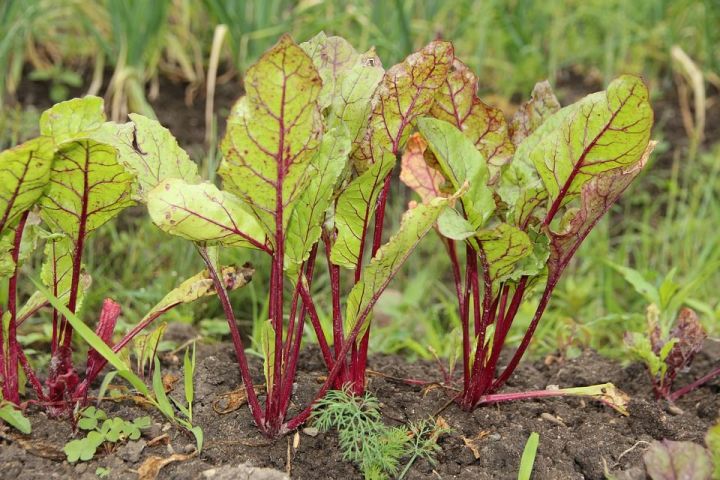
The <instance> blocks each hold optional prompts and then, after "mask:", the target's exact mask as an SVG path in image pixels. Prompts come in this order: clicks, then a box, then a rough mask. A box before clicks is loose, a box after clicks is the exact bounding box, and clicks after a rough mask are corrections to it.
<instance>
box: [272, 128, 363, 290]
mask: <svg viewBox="0 0 720 480" xmlns="http://www.w3.org/2000/svg"><path fill="white" fill-rule="evenodd" d="M349 153H350V139H349V138H348V136H347V132H346V131H344V130H340V129H333V130H331V131H329V132H326V133H325V136H324V137H323V141H322V144H321V145H320V150H319V151H318V153H317V155H315V157H314V158H313V160H312V162H311V164H310V168H312V173H311V178H310V181H309V182H308V184H307V186H306V188H305V189H304V190H303V192H302V193H301V194H300V197H299V198H298V200H297V202H296V203H295V209H294V210H293V215H292V217H291V218H290V223H289V224H288V228H287V232H286V234H285V237H286V243H285V268H286V269H288V270H289V272H288V273H289V274H290V275H291V276H293V277H294V275H293V273H297V272H296V270H297V268H298V267H299V265H301V264H302V263H303V262H304V261H305V260H307V258H308V256H309V253H310V250H311V249H312V246H313V245H314V244H315V243H317V242H318V240H319V239H320V236H321V234H322V225H323V222H324V221H325V213H326V212H327V210H328V208H329V207H330V204H331V202H332V197H333V192H334V188H335V185H336V184H337V182H338V179H339V178H340V174H341V173H342V172H343V170H344V169H345V168H346V166H347V156H348V154H349Z"/></svg>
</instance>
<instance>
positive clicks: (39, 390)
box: [18, 349, 47, 401]
mask: <svg viewBox="0 0 720 480" xmlns="http://www.w3.org/2000/svg"><path fill="white" fill-rule="evenodd" d="M18 360H19V361H20V365H22V367H23V370H24V371H25V376H26V377H27V379H28V381H29V382H30V385H32V387H33V390H35V395H37V397H38V399H39V400H40V401H44V400H47V397H46V396H45V392H44V391H43V387H42V383H40V379H39V378H38V376H37V375H36V374H35V371H34V370H33V369H32V367H31V366H30V363H29V362H28V360H27V357H26V356H25V352H24V351H23V350H22V349H19V350H18Z"/></svg>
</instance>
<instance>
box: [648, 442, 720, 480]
mask: <svg viewBox="0 0 720 480" xmlns="http://www.w3.org/2000/svg"><path fill="white" fill-rule="evenodd" d="M643 461H644V462H645V468H646V470H647V473H648V476H649V477H650V478H651V479H652V480H710V479H711V478H712V469H713V467H712V461H711V459H710V455H708V453H707V452H706V451H705V449H704V448H703V447H702V446H700V445H698V444H695V443H692V442H674V441H671V440H663V441H662V442H653V443H652V444H651V445H650V448H648V450H647V451H646V452H645V454H644V455H643Z"/></svg>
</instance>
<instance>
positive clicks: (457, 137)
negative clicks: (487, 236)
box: [417, 118, 495, 230]
mask: <svg viewBox="0 0 720 480" xmlns="http://www.w3.org/2000/svg"><path fill="white" fill-rule="evenodd" d="M417 126H418V130H419V131H420V133H421V134H422V136H423V137H424V138H425V140H427V142H428V145H429V146H430V149H431V150H432V152H433V153H434V154H435V157H436V158H437V160H438V163H439V164H440V167H441V169H442V171H443V173H444V174H445V177H446V178H447V179H448V181H449V182H450V184H451V185H452V187H453V188H454V189H455V190H459V189H460V188H462V186H463V185H464V184H465V183H466V182H467V183H468V184H469V186H470V188H469V190H468V191H467V193H465V195H463V196H462V198H461V202H462V205H463V210H464V211H465V215H466V217H467V219H468V221H469V222H470V224H471V225H472V226H473V228H475V229H476V230H478V229H480V228H481V227H482V226H483V225H485V222H487V220H488V219H489V218H490V217H491V216H492V214H493V212H494V211H495V202H494V200H493V195H492V191H491V190H490V188H489V187H488V186H487V183H488V175H489V173H488V169H487V164H486V163H485V159H484V158H483V156H482V154H481V153H480V152H479V151H478V150H477V149H476V148H475V146H474V145H473V144H472V142H471V141H470V140H469V139H468V138H467V137H466V136H464V135H463V134H462V132H460V130H458V129H457V128H455V127H454V126H453V125H451V124H450V123H448V122H445V121H443V120H437V119H435V118H421V119H419V120H418V121H417Z"/></svg>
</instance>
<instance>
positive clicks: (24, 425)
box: [0, 403, 32, 435]
mask: <svg viewBox="0 0 720 480" xmlns="http://www.w3.org/2000/svg"><path fill="white" fill-rule="evenodd" d="M0 420H2V421H3V422H5V423H7V424H8V425H10V426H11V427H13V428H14V429H16V430H17V431H19V432H20V433H22V434H24V435H30V433H32V425H30V420H28V419H27V417H26V416H25V415H23V413H22V411H20V410H18V409H16V408H15V407H14V406H13V405H10V404H9V403H6V404H4V405H2V406H0Z"/></svg>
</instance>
